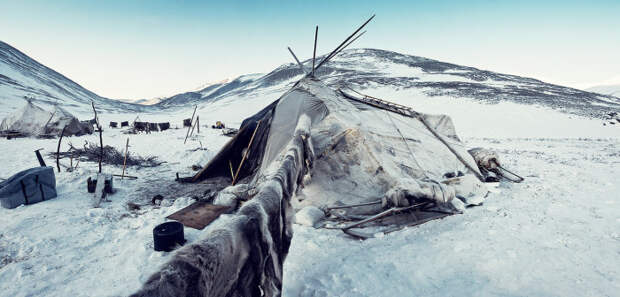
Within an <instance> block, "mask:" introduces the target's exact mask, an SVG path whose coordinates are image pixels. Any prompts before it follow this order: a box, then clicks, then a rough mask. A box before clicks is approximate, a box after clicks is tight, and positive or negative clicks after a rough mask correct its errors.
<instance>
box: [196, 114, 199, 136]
mask: <svg viewBox="0 0 620 297" xmlns="http://www.w3.org/2000/svg"><path fill="white" fill-rule="evenodd" d="M196 128H198V132H196V133H197V134H200V116H196Z"/></svg>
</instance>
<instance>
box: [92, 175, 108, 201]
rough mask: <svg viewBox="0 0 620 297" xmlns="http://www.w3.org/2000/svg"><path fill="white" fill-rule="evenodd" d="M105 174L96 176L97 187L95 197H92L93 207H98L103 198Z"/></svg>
mask: <svg viewBox="0 0 620 297" xmlns="http://www.w3.org/2000/svg"><path fill="white" fill-rule="evenodd" d="M104 189H105V174H103V173H99V174H97V186H95V195H94V196H93V200H92V202H93V207H99V205H100V204H101V201H102V200H103V199H104V198H105V195H106V193H105V191H104Z"/></svg>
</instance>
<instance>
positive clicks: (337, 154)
mask: <svg viewBox="0 0 620 297" xmlns="http://www.w3.org/2000/svg"><path fill="white" fill-rule="evenodd" d="M304 125H305V126H308V128H309V129H310V135H311V137H310V138H311V139H312V147H310V148H309V149H311V150H312V151H313V152H314V154H315V156H316V158H315V160H314V162H313V164H310V165H312V168H311V170H309V171H308V172H309V173H308V176H307V177H306V178H305V181H306V182H303V183H302V184H303V187H304V188H303V191H299V192H298V195H297V196H296V198H298V200H299V201H298V202H299V203H300V204H299V205H297V206H298V207H303V206H307V205H314V206H317V207H328V206H330V205H334V204H339V203H341V204H355V203H364V202H371V201H376V200H377V199H381V198H383V197H386V195H387V196H390V197H389V199H388V200H389V201H390V202H393V203H394V204H395V205H406V204H407V201H405V200H403V199H406V197H415V198H416V199H421V198H425V199H430V200H433V201H436V202H438V203H451V202H452V201H453V200H454V199H455V198H456V197H457V196H458V197H459V198H460V199H459V200H460V201H461V202H463V203H465V204H471V203H479V202H480V199H481V197H483V196H484V195H485V194H486V191H485V190H484V186H483V185H482V183H481V182H480V180H479V178H478V177H480V176H481V173H480V171H479V169H478V166H477V165H476V162H475V160H474V159H473V158H472V156H471V155H470V154H469V153H468V151H467V148H466V147H465V145H464V144H463V143H462V142H461V141H460V139H459V138H458V136H457V135H456V132H455V128H454V125H453V123H452V120H451V119H450V117H448V116H446V115H428V114H421V113H415V114H411V115H408V114H400V113H397V112H394V111H389V110H386V109H383V108H380V107H377V106H372V105H369V104H365V103H364V102H363V101H361V100H360V99H358V100H356V99H355V97H353V96H351V95H350V94H347V93H345V92H342V91H340V92H338V91H335V90H332V89H329V88H328V87H326V86H325V85H324V84H323V83H322V82H321V81H319V80H316V79H310V78H307V79H304V80H302V81H300V82H299V83H297V85H296V86H295V87H294V88H293V89H292V90H290V91H289V92H287V93H286V94H284V95H283V96H282V97H281V98H280V99H279V100H277V101H276V102H274V103H273V104H271V105H269V106H267V107H266V108H265V109H263V110H262V111H260V112H259V113H257V114H256V115H254V116H253V117H251V118H248V119H246V120H245V121H244V122H243V123H242V126H241V129H240V131H239V134H238V135H237V136H236V137H235V138H233V139H232V140H231V141H230V142H229V143H228V144H227V145H226V146H225V147H224V148H223V149H222V150H221V151H220V152H219V153H218V155H216V157H214V158H213V159H212V160H211V161H210V162H209V163H208V164H207V165H206V166H205V167H204V169H203V170H202V171H201V172H199V173H198V174H197V175H196V176H194V177H193V178H191V181H193V182H200V181H203V180H205V179H208V178H215V177H219V178H221V179H224V180H225V182H224V183H228V184H229V183H231V182H232V181H233V179H234V180H235V183H245V184H248V185H250V187H252V186H253V185H255V184H257V183H259V182H260V180H261V179H263V178H265V177H266V176H270V175H273V174H274V172H273V169H274V168H277V167H278V166H277V165H275V166H274V165H273V164H278V163H279V162H278V161H280V159H281V158H282V156H281V154H282V152H283V151H284V148H285V147H286V145H287V144H288V143H289V142H290V140H291V139H292V138H293V136H294V134H295V131H296V129H299V126H304ZM250 142H251V143H250ZM455 178H456V179H455ZM224 192H225V191H224ZM220 193H222V192H220ZM222 195H223V194H222ZM222 195H221V196H222ZM218 198H221V197H218ZM474 198H475V199H474ZM395 199H396V200H395ZM216 201H218V199H216ZM472 201H475V202H472ZM457 203H458V202H457ZM459 206H460V205H459Z"/></svg>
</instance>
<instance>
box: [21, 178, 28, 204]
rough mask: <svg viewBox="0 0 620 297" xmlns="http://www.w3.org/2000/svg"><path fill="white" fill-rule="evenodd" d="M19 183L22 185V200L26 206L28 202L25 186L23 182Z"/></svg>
mask: <svg viewBox="0 0 620 297" xmlns="http://www.w3.org/2000/svg"><path fill="white" fill-rule="evenodd" d="M19 183H20V184H21V185H22V194H24V200H25V201H26V205H28V204H29V202H28V194H26V185H25V184H24V181H23V180H20V181H19Z"/></svg>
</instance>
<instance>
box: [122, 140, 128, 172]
mask: <svg viewBox="0 0 620 297" xmlns="http://www.w3.org/2000/svg"><path fill="white" fill-rule="evenodd" d="M128 152H129V137H127V144H125V159H124V160H123V173H122V174H121V179H123V178H124V177H125V166H127V153H128Z"/></svg>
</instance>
